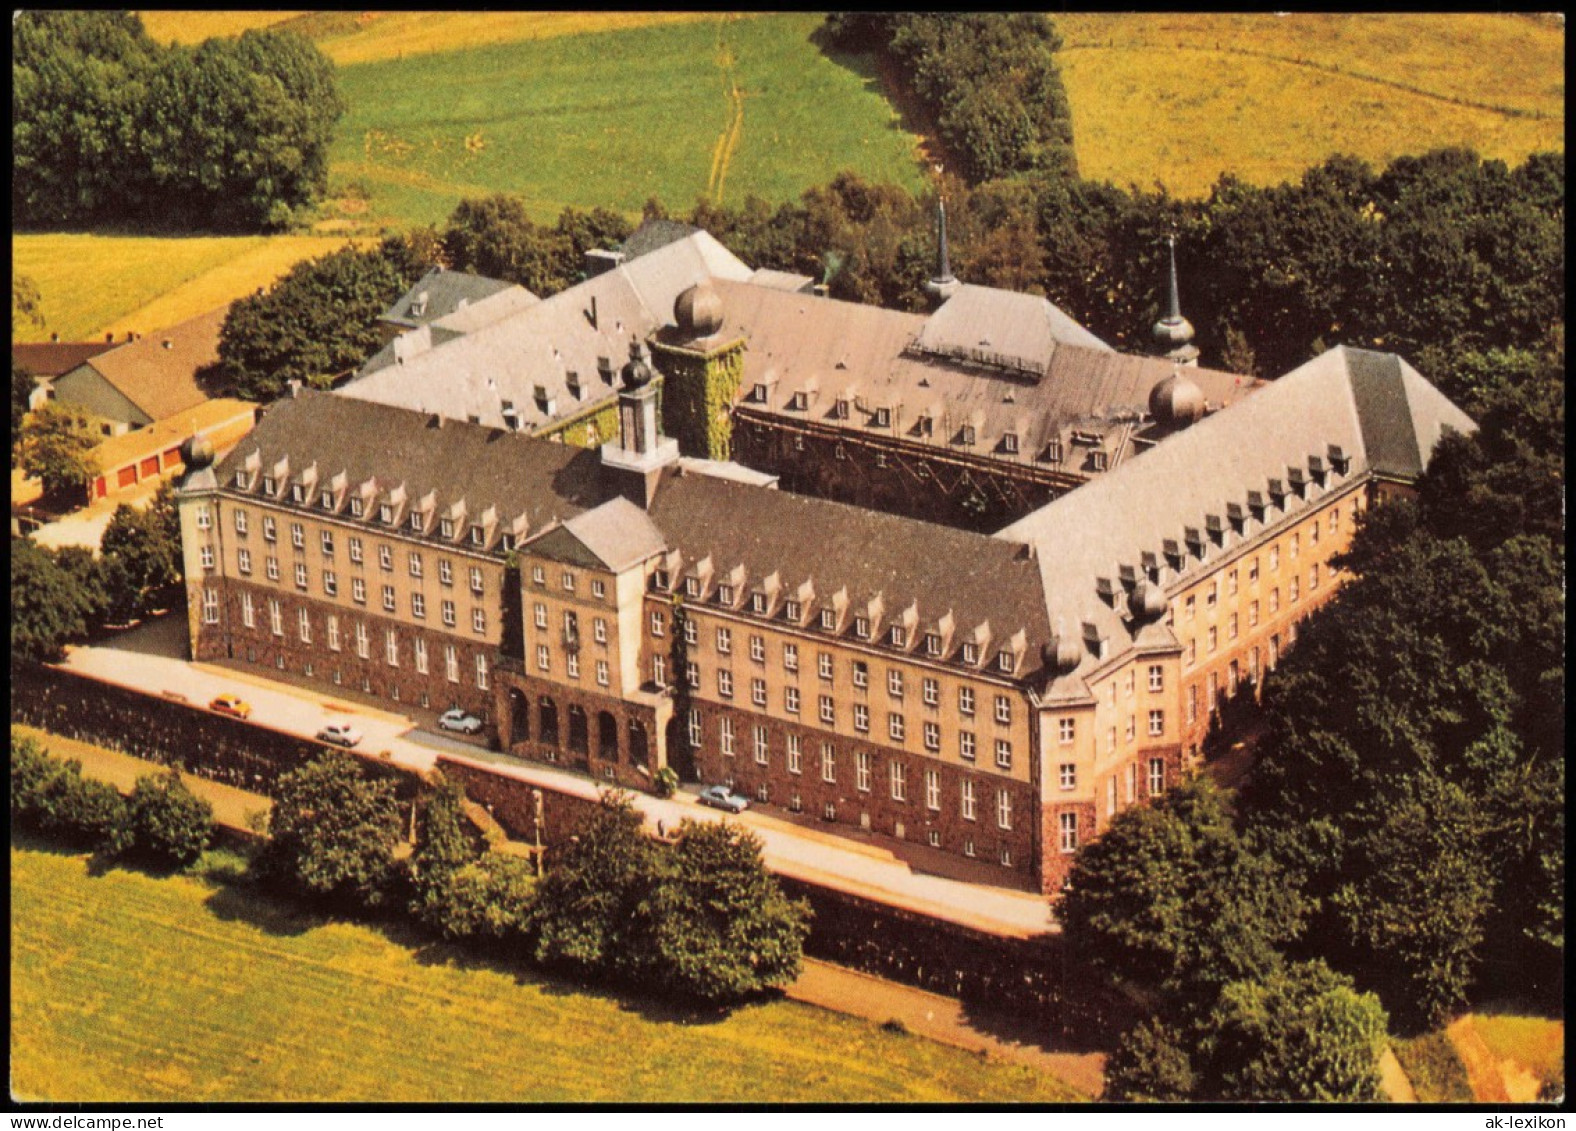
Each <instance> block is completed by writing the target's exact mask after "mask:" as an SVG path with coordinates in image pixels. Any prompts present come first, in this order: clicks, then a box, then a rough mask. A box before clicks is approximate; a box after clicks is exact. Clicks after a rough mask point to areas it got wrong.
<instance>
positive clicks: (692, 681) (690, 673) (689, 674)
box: [684, 660, 700, 688]
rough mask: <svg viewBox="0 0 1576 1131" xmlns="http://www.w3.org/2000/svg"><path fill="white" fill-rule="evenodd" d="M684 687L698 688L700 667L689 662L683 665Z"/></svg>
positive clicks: (692, 661)
mask: <svg viewBox="0 0 1576 1131" xmlns="http://www.w3.org/2000/svg"><path fill="white" fill-rule="evenodd" d="M684 686H686V687H695V688H698V687H700V665H699V664H697V663H696V662H695V661H694V660H690V661H688V662H686V663H685V665H684Z"/></svg>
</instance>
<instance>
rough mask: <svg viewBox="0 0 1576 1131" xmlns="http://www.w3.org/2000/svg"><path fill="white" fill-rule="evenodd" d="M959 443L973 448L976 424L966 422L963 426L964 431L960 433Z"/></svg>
mask: <svg viewBox="0 0 1576 1131" xmlns="http://www.w3.org/2000/svg"><path fill="white" fill-rule="evenodd" d="M958 443H960V444H962V445H963V446H964V447H965V448H972V447H973V446H974V425H972V424H965V425H964V426H963V431H962V432H960V433H959V434H958Z"/></svg>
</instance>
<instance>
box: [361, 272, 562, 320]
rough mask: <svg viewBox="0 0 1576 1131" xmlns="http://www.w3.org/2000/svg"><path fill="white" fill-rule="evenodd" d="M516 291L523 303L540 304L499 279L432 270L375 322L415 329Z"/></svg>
mask: <svg viewBox="0 0 1576 1131" xmlns="http://www.w3.org/2000/svg"><path fill="white" fill-rule="evenodd" d="M508 290H517V291H519V292H521V295H523V296H524V297H525V299H526V300H528V301H527V302H526V303H525V304H526V305H529V303H532V302H539V301H541V300H540V299H538V298H537V297H536V296H535V295H534V294H532V293H531V292H530V291H528V290H526V289H525V288H524V287H521V286H518V285H517V284H515V283H506V282H504V281H503V280H502V279H488V278H484V277H483V276H481V275H471V274H467V273H466V272H464V271H447V270H445V269H444V268H442V267H434V268H433V269H432V270H430V271H428V272H427V273H426V274H425V275H423V276H422V277H421V278H420V280H418V281H417V283H416V285H415V286H413V287H411V288H410V290H408V291H406V292H405V293H404V294H402V295H401V296H400V297H399V298H398V299H396V300H395V301H394V305H392V306H390V307H389V308H388V309H387V310H385V311H384V312H383V313H382V314H381V315H379V316H378V321H379V322H389V323H392V324H394V325H396V326H404V327H408V328H412V329H413V328H415V327H417V326H425V325H426V324H427V323H429V322H436V321H437V320H438V319H440V318H446V317H447V316H449V315H450V314H453V313H454V312H455V311H456V310H461V309H464V308H465V307H466V306H469V305H470V304H471V303H474V302H480V301H481V300H482V299H484V298H490V297H491V296H493V295H495V294H498V293H499V292H501V291H508Z"/></svg>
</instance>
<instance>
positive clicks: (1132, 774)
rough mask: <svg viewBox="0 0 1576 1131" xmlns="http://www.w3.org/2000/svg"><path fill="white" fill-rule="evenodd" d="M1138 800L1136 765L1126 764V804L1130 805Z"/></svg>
mask: <svg viewBox="0 0 1576 1131" xmlns="http://www.w3.org/2000/svg"><path fill="white" fill-rule="evenodd" d="M1137 800H1138V764H1137V763H1136V762H1129V763H1128V764H1127V803H1128V804H1129V805H1131V804H1132V803H1133V802H1135V801H1137Z"/></svg>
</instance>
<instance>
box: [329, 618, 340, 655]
mask: <svg viewBox="0 0 1576 1131" xmlns="http://www.w3.org/2000/svg"><path fill="white" fill-rule="evenodd" d="M328 650H329V651H330V652H337V651H339V617H338V616H336V615H335V614H333V613H329V614H328Z"/></svg>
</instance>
